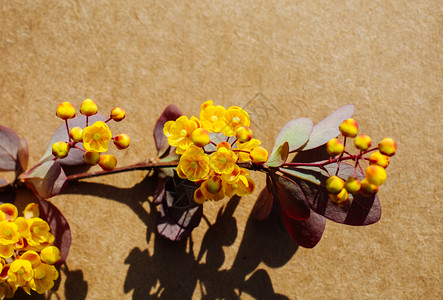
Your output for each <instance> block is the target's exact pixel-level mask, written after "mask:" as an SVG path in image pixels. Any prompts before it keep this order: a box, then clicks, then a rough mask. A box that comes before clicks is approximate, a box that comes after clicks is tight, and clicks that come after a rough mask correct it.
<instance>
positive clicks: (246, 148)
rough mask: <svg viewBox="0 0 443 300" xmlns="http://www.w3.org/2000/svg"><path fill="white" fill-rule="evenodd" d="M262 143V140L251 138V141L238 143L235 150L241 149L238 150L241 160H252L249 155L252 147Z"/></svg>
mask: <svg viewBox="0 0 443 300" xmlns="http://www.w3.org/2000/svg"><path fill="white" fill-rule="evenodd" d="M260 144H261V142H260V141H259V140H257V139H251V140H250V141H249V142H246V143H237V148H236V149H234V151H235V150H241V151H238V152H237V151H236V153H237V155H238V158H239V161H241V162H243V161H250V160H251V158H250V157H249V152H251V150H252V149H254V148H256V147H258V146H259V145H260Z"/></svg>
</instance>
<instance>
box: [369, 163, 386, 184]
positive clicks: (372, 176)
mask: <svg viewBox="0 0 443 300" xmlns="http://www.w3.org/2000/svg"><path fill="white" fill-rule="evenodd" d="M365 173H366V178H367V179H368V181H369V182H370V183H372V184H374V185H382V184H383V183H384V182H385V181H386V177H387V174H386V170H385V168H383V167H380V166H378V165H370V166H369V167H367V168H366V172H365Z"/></svg>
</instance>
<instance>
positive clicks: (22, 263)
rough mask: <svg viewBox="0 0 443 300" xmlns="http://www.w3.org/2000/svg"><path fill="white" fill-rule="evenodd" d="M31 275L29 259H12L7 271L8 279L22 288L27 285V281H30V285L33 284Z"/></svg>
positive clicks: (32, 273) (32, 274)
mask: <svg viewBox="0 0 443 300" xmlns="http://www.w3.org/2000/svg"><path fill="white" fill-rule="evenodd" d="M33 276H34V271H33V269H32V264H31V262H30V261H29V260H25V259H16V260H14V261H13V262H12V264H11V267H10V268H9V271H8V280H11V281H13V282H15V283H16V285H17V286H21V287H23V288H24V287H25V286H26V285H27V283H31V287H32V286H34V284H32V282H33V281H32V277H33ZM25 291H26V289H25Z"/></svg>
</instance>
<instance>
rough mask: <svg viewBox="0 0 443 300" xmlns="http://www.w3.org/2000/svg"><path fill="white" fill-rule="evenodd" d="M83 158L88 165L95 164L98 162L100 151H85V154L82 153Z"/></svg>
mask: <svg viewBox="0 0 443 300" xmlns="http://www.w3.org/2000/svg"><path fill="white" fill-rule="evenodd" d="M83 160H84V161H85V163H87V164H88V165H91V166H95V165H96V164H98V162H99V160H100V153H98V152H92V151H86V152H85V154H83Z"/></svg>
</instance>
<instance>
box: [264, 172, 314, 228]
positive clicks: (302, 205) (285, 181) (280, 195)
mask: <svg viewBox="0 0 443 300" xmlns="http://www.w3.org/2000/svg"><path fill="white" fill-rule="evenodd" d="M270 175H271V177H272V182H273V185H274V191H273V195H274V200H275V199H277V200H278V202H279V203H280V207H281V209H282V210H283V211H285V212H286V214H287V215H288V216H290V217H291V218H293V219H296V220H305V219H307V218H308V217H309V205H308V202H307V200H306V196H305V194H304V193H303V191H302V190H301V188H300V187H299V186H298V184H297V183H295V181H293V180H292V179H289V178H287V177H283V176H279V175H276V174H270Z"/></svg>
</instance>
